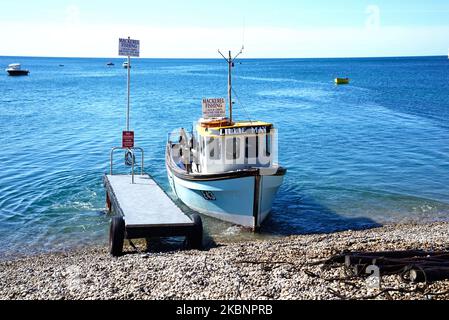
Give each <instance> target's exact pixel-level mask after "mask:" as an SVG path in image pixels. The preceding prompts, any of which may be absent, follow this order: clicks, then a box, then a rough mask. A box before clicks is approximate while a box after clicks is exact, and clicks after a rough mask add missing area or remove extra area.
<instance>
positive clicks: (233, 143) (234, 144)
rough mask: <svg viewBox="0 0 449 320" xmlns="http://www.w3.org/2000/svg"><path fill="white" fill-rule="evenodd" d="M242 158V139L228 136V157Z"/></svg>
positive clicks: (232, 158) (228, 158)
mask: <svg viewBox="0 0 449 320" xmlns="http://www.w3.org/2000/svg"><path fill="white" fill-rule="evenodd" d="M239 158H240V139H239V138H227V139H226V159H227V160H237V159H239Z"/></svg>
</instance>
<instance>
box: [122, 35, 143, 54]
mask: <svg viewBox="0 0 449 320" xmlns="http://www.w3.org/2000/svg"><path fill="white" fill-rule="evenodd" d="M118 55H119V56H125V57H139V56H140V41H139V40H133V39H119V50H118Z"/></svg>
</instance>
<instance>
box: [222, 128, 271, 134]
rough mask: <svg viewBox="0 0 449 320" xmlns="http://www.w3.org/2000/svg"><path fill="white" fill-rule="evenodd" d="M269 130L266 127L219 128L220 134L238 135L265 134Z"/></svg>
mask: <svg viewBox="0 0 449 320" xmlns="http://www.w3.org/2000/svg"><path fill="white" fill-rule="evenodd" d="M268 132H269V130H268V128H267V127H242V128H226V129H220V135H222V136H225V135H238V134H266V133H268Z"/></svg>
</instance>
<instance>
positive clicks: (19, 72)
mask: <svg viewBox="0 0 449 320" xmlns="http://www.w3.org/2000/svg"><path fill="white" fill-rule="evenodd" d="M5 71H6V72H8V74H9V75H10V76H27V75H28V74H29V73H30V71H29V70H25V69H22V66H21V65H20V63H12V64H10V65H9V66H8V68H6V70H5Z"/></svg>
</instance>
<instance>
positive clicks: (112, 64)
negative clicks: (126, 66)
mask: <svg viewBox="0 0 449 320" xmlns="http://www.w3.org/2000/svg"><path fill="white" fill-rule="evenodd" d="M107 66H108V67H113V66H115V64H114V63H113V62H109V63H108V64H107Z"/></svg>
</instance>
